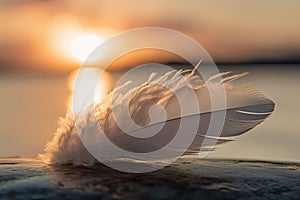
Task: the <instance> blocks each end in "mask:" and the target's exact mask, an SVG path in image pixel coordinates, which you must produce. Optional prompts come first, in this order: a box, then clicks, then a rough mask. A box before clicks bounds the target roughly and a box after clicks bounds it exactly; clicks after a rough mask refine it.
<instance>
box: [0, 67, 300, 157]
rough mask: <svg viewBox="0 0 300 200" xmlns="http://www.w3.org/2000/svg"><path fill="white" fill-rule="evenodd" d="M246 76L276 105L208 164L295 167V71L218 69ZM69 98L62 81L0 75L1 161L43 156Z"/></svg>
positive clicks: (299, 74) (299, 110) (298, 82)
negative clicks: (228, 161)
mask: <svg viewBox="0 0 300 200" xmlns="http://www.w3.org/2000/svg"><path fill="white" fill-rule="evenodd" d="M220 70H221V71H227V70H232V71H234V72H241V71H249V72H250V75H249V76H247V77H245V78H243V79H242V80H240V82H241V83H247V82H250V83H252V84H253V86H255V87H256V88H258V89H260V90H261V91H263V92H264V93H265V94H266V95H267V96H268V97H270V98H271V99H273V100H274V101H275V103H276V110H275V112H274V114H273V115H272V116H271V118H270V119H268V120H266V122H265V123H263V124H261V125H260V126H258V127H256V128H255V129H254V130H252V131H250V132H248V133H247V134H246V135H243V136H241V137H239V138H237V141H235V142H232V143H229V144H226V145H224V146H222V147H219V148H218V149H217V150H216V151H215V152H212V153H211V154H210V156H209V157H210V158H242V159H259V160H280V161H297V162H300V154H299V153H298V151H299V143H300V132H299V130H298V123H299V115H300V106H299V99H300V93H299V87H300V66H289V65H280V66H279V65H276V66H270V65H269V66H256V67H254V66H246V67H241V66H238V67H220ZM68 96H69V91H68V87H67V78H66V77H41V76H39V75H22V76H21V75H14V74H0V98H1V104H0V110H1V112H0V156H16V155H20V156H31V155H36V154H37V153H40V152H41V151H42V148H43V146H44V145H45V144H46V143H47V141H49V140H50V139H51V138H52V136H53V133H54V131H55V129H56V128H57V120H58V118H59V117H61V116H64V114H65V111H66V102H67V99H68Z"/></svg>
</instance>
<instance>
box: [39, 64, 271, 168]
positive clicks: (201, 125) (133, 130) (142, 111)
mask: <svg viewBox="0 0 300 200" xmlns="http://www.w3.org/2000/svg"><path fill="white" fill-rule="evenodd" d="M246 74H247V73H242V74H235V75H232V73H231V72H223V73H220V74H216V75H214V76H212V77H211V78H210V79H209V80H208V81H207V82H206V83H204V81H203V80H202V79H201V78H200V76H198V75H196V74H195V69H194V70H179V71H176V70H174V71H170V72H167V73H166V74H164V75H162V76H159V77H157V74H156V73H152V74H151V75H150V77H149V79H148V80H147V81H146V82H145V83H144V84H141V85H140V86H138V87H136V88H131V87H130V84H131V83H132V81H129V82H127V83H125V84H123V85H121V86H119V87H117V88H115V89H114V90H113V92H112V93H110V94H109V95H108V96H107V97H106V98H104V99H103V100H102V101H101V102H96V103H95V104H94V105H91V107H90V108H89V109H88V110H85V111H83V112H82V113H75V114H74V115H72V114H70V113H69V114H67V115H66V118H65V119H62V120H61V124H60V127H59V128H58V129H57V132H56V133H55V136H54V137H53V139H52V140H51V141H50V142H49V143H48V144H47V145H46V147H45V153H44V154H41V155H40V156H41V158H42V159H43V160H45V161H46V162H47V163H69V162H72V163H73V164H82V163H88V164H93V163H94V162H95V161H96V159H95V158H94V157H93V156H92V155H90V154H89V151H87V150H86V148H85V147H84V146H83V144H82V139H83V138H88V139H89V140H90V141H91V142H92V143H93V142H94V143H95V144H94V146H93V147H94V148H100V151H102V150H107V149H105V148H104V149H101V139H103V138H101V137H99V134H97V131H96V130H95V127H97V128H101V129H102V130H103V131H104V133H105V135H106V136H107V137H108V138H109V139H110V141H112V142H113V143H114V145H116V146H118V147H119V148H121V149H123V150H125V151H128V152H135V153H141V156H145V155H147V154H143V153H148V152H152V151H156V150H158V149H160V148H162V147H164V148H165V146H166V144H169V143H170V142H171V141H172V140H173V139H174V138H175V137H177V136H176V133H177V131H178V127H179V125H180V123H184V124H185V125H186V126H187V127H194V128H195V137H194V138H193V140H192V141H188V140H189V137H188V136H189V135H190V134H193V133H190V132H188V131H187V132H186V133H185V134H186V136H187V137H183V138H181V141H180V143H183V144H185V143H187V144H189V146H187V148H183V146H182V145H181V144H179V143H175V144H173V145H171V146H168V150H170V151H183V152H184V151H185V155H196V154H199V151H200V150H201V152H210V151H212V150H214V147H215V145H220V144H224V143H227V142H230V141H232V140H233V139H234V137H236V136H238V135H241V134H243V133H245V132H247V131H249V130H251V129H252V128H254V127H255V126H257V125H258V124H260V123H262V122H263V121H264V120H265V119H266V118H267V117H268V116H269V115H270V114H271V113H272V112H273V110H274V103H273V101H271V100H270V99H268V98H266V97H265V96H264V95H263V94H262V93H261V92H259V91H258V90H256V89H254V88H252V87H250V86H249V85H240V86H234V85H233V83H234V80H236V79H239V78H242V77H243V76H245V75H246ZM220 78H221V81H220ZM187 82H188V84H187ZM208 88H211V89H213V90H214V91H215V92H218V91H219V90H220V91H221V90H222V88H223V89H224V88H225V92H226V99H225V100H226V103H227V104H226V106H225V107H224V106H215V107H214V109H212V108H211V99H210V93H209V90H208ZM113 96H114V97H115V98H113ZM177 96H180V97H181V99H177ZM194 98H196V103H193V102H195V99H194ZM220 100H222V99H220ZM197 104H198V105H197ZM153 105H159V106H160V107H153ZM182 105H183V106H184V108H185V110H184V112H182V109H180V108H181V107H180V106H182ZM217 105H219V104H217ZM220 105H222V104H220ZM195 107H198V108H200V110H198V109H195ZM162 108H163V109H162ZM149 112H150V115H149ZM224 113H225V121H224V127H223V129H222V132H221V133H220V134H217V133H210V134H207V130H208V126H209V124H210V122H211V116H212V114H224ZM74 117H75V118H76V119H77V120H75V118H74ZM115 117H116V118H117V119H119V121H117V120H116V118H115ZM75 121H76V122H75ZM132 122H134V123H132ZM213 123H215V122H213ZM195 124H196V125H197V126H196V125H195ZM75 125H77V126H76V127H75ZM120 125H122V126H125V127H126V128H127V131H123V130H122V129H121V128H120ZM78 126H80V130H81V131H80V133H78V132H77V130H78ZM76 128H77V129H76ZM157 130H159V131H157ZM186 130H189V129H186ZM153 132H154V133H156V134H155V135H152V136H149V137H146V136H147V134H149V133H153ZM78 134H80V136H81V138H79V137H78ZM134 136H142V137H144V138H142V139H141V138H138V137H134ZM201 152H200V153H201ZM139 156H140V155H139ZM107 158H110V157H109V153H107ZM138 158H139V157H138V156H137V157H134V158H131V157H130V158H128V157H126V158H122V159H130V160H132V159H133V160H134V159H138Z"/></svg>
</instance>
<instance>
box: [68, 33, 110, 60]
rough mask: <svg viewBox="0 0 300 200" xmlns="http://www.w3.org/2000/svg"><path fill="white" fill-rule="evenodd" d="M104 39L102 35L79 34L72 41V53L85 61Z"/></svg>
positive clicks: (76, 57)
mask: <svg viewBox="0 0 300 200" xmlns="http://www.w3.org/2000/svg"><path fill="white" fill-rule="evenodd" d="M103 41H104V40H103V39H102V38H101V37H99V36H97V35H94V34H83V35H79V36H77V37H75V38H74V39H73V40H72V42H71V45H70V48H71V52H72V55H73V57H74V58H75V59H77V60H78V61H81V62H83V61H85V60H86V59H87V58H88V56H89V55H90V54H91V53H92V52H93V51H94V50H95V49H96V48H97V47H98V46H99V45H100V44H101V43H102V42H103Z"/></svg>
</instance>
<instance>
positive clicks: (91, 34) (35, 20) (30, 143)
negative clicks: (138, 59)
mask: <svg viewBox="0 0 300 200" xmlns="http://www.w3.org/2000/svg"><path fill="white" fill-rule="evenodd" d="M299 21H300V2H299V1H297V0H289V1H281V0H264V1H261V0H254V1H238V0H228V1H214V0H213V1H208V0H204V1H200V0H191V1H188V2H184V1H179V0H178V1H177V0H175V1H174V0H173V1H171V0H167V1H158V0H157V1H138V0H131V1H121V0H120V1H116V0H112V1H101V0H85V1H71V0H64V1H58V0H1V1H0V24H1V26H0V99H1V104H0V157H7V156H34V155H37V154H38V153H40V152H42V149H43V147H44V145H45V144H46V143H47V142H48V141H49V140H50V139H51V138H52V136H53V133H54V132H55V130H56V128H57V121H58V119H59V117H62V116H64V115H65V113H66V111H67V108H68V105H69V98H70V94H71V90H72V78H70V76H69V74H70V73H71V72H72V71H73V70H75V69H78V68H79V67H80V66H81V63H82V61H83V60H84V59H85V58H86V57H87V55H89V53H91V52H92V51H93V49H94V48H95V47H96V46H97V45H99V44H101V43H102V42H103V41H104V40H106V39H108V38H110V37H111V36H113V35H115V34H117V33H120V32H121V31H126V30H129V29H132V28H138V27H145V26H158V27H164V28H170V29H173V30H177V31H180V32H182V33H184V34H187V35H188V36H190V37H192V38H193V39H195V40H196V41H198V42H199V43H200V44H201V45H202V46H203V47H204V48H205V49H206V50H207V52H208V53H209V54H210V56H211V57H212V58H213V59H214V61H215V62H216V64H217V66H218V67H219V69H220V71H228V70H230V71H233V72H234V73H239V72H242V71H249V72H250V75H248V76H247V77H245V78H244V79H243V80H241V82H242V83H251V84H252V85H253V86H254V87H256V88H258V89H260V90H262V91H263V92H264V93H265V94H266V95H267V96H268V97H270V98H271V99H273V100H274V101H275V103H276V110H275V112H274V114H273V115H272V116H271V118H270V119H268V120H266V122H265V123H263V124H261V125H260V126H259V127H257V128H255V129H254V130H252V131H250V132H248V133H247V134H246V135H243V136H241V137H238V138H237V140H236V141H234V142H232V143H229V144H226V145H224V146H221V147H219V148H217V150H216V151H214V152H212V153H211V154H210V155H209V158H228V159H231V158H237V159H255V160H273V161H289V162H300V154H299V153H298V152H299V150H300V149H299V143H300V131H299V128H298V123H299V115H300V106H299V100H300V93H299V88H300V26H299ZM71 77H72V76H71Z"/></svg>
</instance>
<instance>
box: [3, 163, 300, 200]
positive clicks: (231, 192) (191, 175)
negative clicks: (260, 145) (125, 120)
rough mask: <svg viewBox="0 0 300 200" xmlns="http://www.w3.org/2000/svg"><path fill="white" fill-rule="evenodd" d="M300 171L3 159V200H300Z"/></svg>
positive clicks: (270, 166) (279, 166)
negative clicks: (127, 168)
mask: <svg viewBox="0 0 300 200" xmlns="http://www.w3.org/2000/svg"><path fill="white" fill-rule="evenodd" d="M299 194H300V165H299V164H292V163H285V164H284V163H270V162H255V161H230V160H189V159H184V160H180V161H178V162H177V163H175V164H174V165H172V166H170V167H167V168H165V169H163V170H160V171H157V172H152V173H147V174H127V173H121V172H117V171H113V170H111V169H109V168H107V167H105V166H102V165H99V166H96V167H93V168H87V167H73V166H55V167H54V166H51V167H50V166H45V165H44V164H43V163H42V162H40V161H39V160H36V159H23V158H12V159H0V199H143V200H147V199H189V200H192V199H237V198H239V199H240V198H244V199H259V198H261V199H265V198H268V199H274V198H281V199H297V198H298V195H299Z"/></svg>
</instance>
